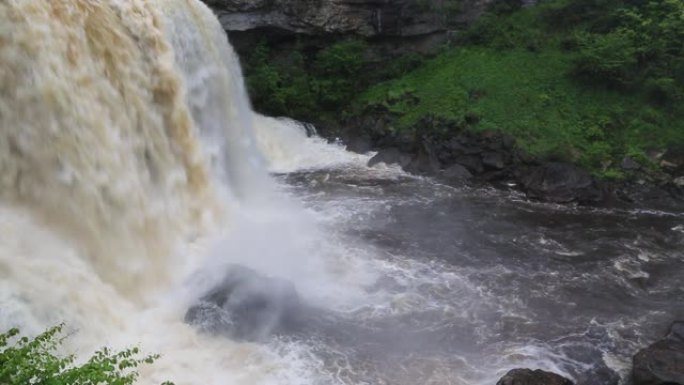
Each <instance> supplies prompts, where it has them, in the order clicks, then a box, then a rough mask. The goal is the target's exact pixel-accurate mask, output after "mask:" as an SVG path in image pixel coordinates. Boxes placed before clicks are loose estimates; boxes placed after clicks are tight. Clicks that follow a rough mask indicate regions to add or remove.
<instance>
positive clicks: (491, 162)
mask: <svg viewBox="0 0 684 385" xmlns="http://www.w3.org/2000/svg"><path fill="white" fill-rule="evenodd" d="M482 164H484V165H485V166H487V167H489V168H490V169H495V170H501V169H503V168H504V167H505V166H506V161H505V159H504V156H503V154H501V153H500V152H493V151H490V152H485V153H484V154H482Z"/></svg>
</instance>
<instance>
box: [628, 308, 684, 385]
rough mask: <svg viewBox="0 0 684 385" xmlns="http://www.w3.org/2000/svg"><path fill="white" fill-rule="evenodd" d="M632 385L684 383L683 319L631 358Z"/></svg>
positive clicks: (673, 384) (676, 384)
mask: <svg viewBox="0 0 684 385" xmlns="http://www.w3.org/2000/svg"><path fill="white" fill-rule="evenodd" d="M632 383H633V385H684V321H677V322H675V323H673V324H672V326H671V327H670V331H669V333H668V334H667V335H666V336H665V338H663V339H661V340H660V341H657V342H656V343H654V344H652V345H651V346H649V347H647V348H645V349H642V350H641V351H639V352H638V353H637V354H636V355H635V356H634V360H633V368H632Z"/></svg>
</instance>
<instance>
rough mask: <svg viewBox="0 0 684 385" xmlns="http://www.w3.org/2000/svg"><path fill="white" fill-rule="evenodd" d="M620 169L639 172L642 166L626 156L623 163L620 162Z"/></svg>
mask: <svg viewBox="0 0 684 385" xmlns="http://www.w3.org/2000/svg"><path fill="white" fill-rule="evenodd" d="M620 167H622V169H623V170H628V171H632V170H638V169H640V168H641V165H640V164H639V163H637V162H636V161H635V160H634V159H632V158H630V157H629V156H626V157H624V158H622V162H620Z"/></svg>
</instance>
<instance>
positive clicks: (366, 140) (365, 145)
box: [347, 134, 373, 154]
mask: <svg viewBox="0 0 684 385" xmlns="http://www.w3.org/2000/svg"><path fill="white" fill-rule="evenodd" d="M372 149H373V141H372V139H371V137H370V135H368V134H361V135H359V136H355V137H352V138H351V139H349V140H348V143H347V151H352V152H355V153H357V154H366V153H368V152H369V151H371V150H372Z"/></svg>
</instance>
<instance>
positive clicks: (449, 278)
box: [278, 162, 684, 385]
mask: <svg viewBox="0 0 684 385" xmlns="http://www.w3.org/2000/svg"><path fill="white" fill-rule="evenodd" d="M278 179H279V181H280V182H281V183H282V184H283V185H285V186H287V187H286V189H287V190H288V191H289V192H290V193H291V194H292V195H293V196H295V197H297V198H298V199H300V200H301V201H303V202H304V205H305V206H306V207H307V209H308V210H310V211H311V212H312V213H314V215H315V216H316V217H317V218H318V221H319V225H320V226H321V227H323V228H324V229H325V232H326V233H327V234H328V235H329V239H331V240H333V239H334V240H337V242H341V243H344V244H346V245H347V246H348V248H349V249H350V250H351V252H352V253H353V252H354V249H359V250H364V251H363V252H362V254H363V256H362V257H359V258H366V260H365V261H364V264H363V266H362V267H359V269H364V271H369V270H370V271H373V273H374V274H375V275H374V276H373V277H374V279H371V280H369V281H368V282H367V283H366V285H365V286H364V288H363V290H364V292H365V295H366V298H365V304H363V302H364V301H361V303H362V304H361V305H358V307H349V308H347V309H344V308H342V310H343V312H344V314H345V318H346V321H345V322H341V323H340V328H342V329H344V328H345V327H346V326H345V325H347V324H349V323H353V324H355V325H357V326H358V325H362V326H361V328H362V329H364V331H362V332H359V331H358V329H356V328H353V330H352V329H350V330H349V332H348V333H347V334H345V335H344V337H343V338H330V339H325V338H323V339H322V340H321V339H320V338H312V339H311V340H304V341H299V342H300V343H304V344H310V348H311V349H312V351H314V352H316V355H317V357H320V359H321V360H322V362H323V363H324V365H323V366H322V368H324V369H323V370H324V371H325V372H326V376H332V377H333V378H335V379H336V380H338V381H340V382H343V383H349V384H352V383H354V384H407V385H408V384H418V383H420V384H472V383H477V384H480V383H481V384H493V383H495V382H496V380H497V378H499V377H500V376H501V375H503V374H504V373H505V371H506V370H508V369H511V368H515V367H531V368H542V369H546V370H553V371H556V372H559V373H562V374H565V375H567V376H569V377H571V378H573V379H575V380H576V381H577V382H578V383H580V384H608V383H615V382H616V381H618V380H619V379H621V382H623V381H624V379H625V378H626V377H627V376H628V374H629V369H630V363H631V357H632V356H633V355H634V354H635V353H636V351H637V350H638V349H640V348H642V347H644V346H645V345H647V344H649V343H651V342H652V341H654V340H655V339H657V338H658V337H660V336H662V335H663V333H664V332H665V330H666V328H667V326H668V325H669V323H670V322H671V321H673V320H675V319H681V318H682V317H684V309H683V308H682V307H681V303H682V302H683V301H684V287H683V286H682V285H681V282H682V280H683V279H684V264H683V263H682V261H683V260H684V254H683V252H682V250H684V216H683V215H682V213H681V211H677V210H674V209H673V210H672V211H670V212H668V211H655V210H648V209H628V210H624V209H598V208H586V207H574V206H564V205H554V204H544V203H534V202H529V201H527V200H525V199H524V197H523V196H521V195H520V194H519V193H515V192H508V191H499V190H494V189H486V188H468V187H451V186H447V185H444V184H440V183H438V182H436V181H434V180H432V179H429V178H420V177H413V176H409V175H406V174H403V173H401V172H400V171H397V170H393V169H390V168H384V167H381V168H379V169H369V168H365V167H363V166H362V165H360V164H359V163H358V162H357V163H356V164H346V165H345V164H342V165H338V166H336V167H328V168H323V169H318V170H309V171H298V172H293V173H289V174H281V175H279V176H278ZM352 268H353V267H352ZM304 297H306V293H304ZM337 310H340V309H337ZM357 334H358V335H357Z"/></svg>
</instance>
